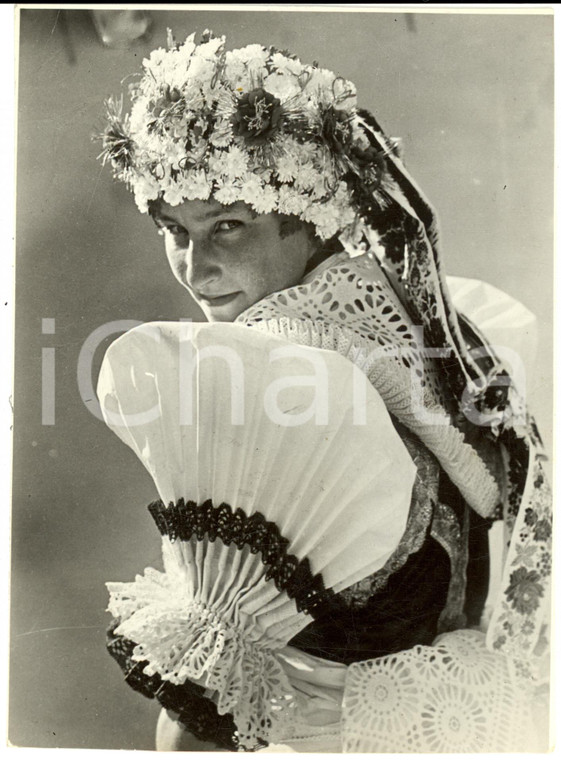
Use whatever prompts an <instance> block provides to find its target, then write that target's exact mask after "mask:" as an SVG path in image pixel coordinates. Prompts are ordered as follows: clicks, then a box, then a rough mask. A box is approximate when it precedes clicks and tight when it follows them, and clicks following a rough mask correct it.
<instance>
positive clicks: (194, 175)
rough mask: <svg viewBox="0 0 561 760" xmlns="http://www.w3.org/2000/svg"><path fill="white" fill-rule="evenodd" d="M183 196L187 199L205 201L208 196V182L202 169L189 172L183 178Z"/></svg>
mask: <svg viewBox="0 0 561 760" xmlns="http://www.w3.org/2000/svg"><path fill="white" fill-rule="evenodd" d="M184 186H185V196H186V197H187V198H188V200H192V201H194V200H202V201H206V200H207V198H208V197H209V196H210V190H211V187H210V183H209V181H208V179H207V176H206V172H205V171H204V170H203V169H196V170H195V171H191V172H189V173H188V174H187V175H186V177H185V180H184Z"/></svg>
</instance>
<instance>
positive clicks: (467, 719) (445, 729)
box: [342, 630, 544, 753]
mask: <svg viewBox="0 0 561 760" xmlns="http://www.w3.org/2000/svg"><path fill="white" fill-rule="evenodd" d="M525 688H526V689H528V684H526V686H525ZM533 699H534V694H533V692H532V695H531V696H530V692H529V691H527V692H526V693H525V692H524V691H523V690H522V689H520V688H519V687H518V686H517V685H516V683H515V682H514V680H513V679H512V678H511V676H510V673H509V669H508V661H507V659H506V658H504V657H502V656H501V655H497V654H495V653H493V652H490V651H489V650H488V649H487V648H486V647H485V642H484V636H483V634H482V633H480V632H478V631H472V630H462V631H455V632H454V633H451V634H444V635H443V636H440V637H439V638H438V639H437V640H436V641H435V644H434V646H431V647H425V646H417V647H414V648H413V649H410V650H407V651H405V652H400V653H399V654H396V655H391V656H389V657H383V658H380V659H376V660H368V661H365V662H360V663H355V664H353V665H351V666H350V667H349V671H348V676H347V680H346V685H345V696H344V699H343V715H342V731H343V751H344V752H431V753H432V752H507V751H511V752H520V751H524V749H525V748H526V749H527V750H529V751H532V750H533V751H538V750H537V747H536V742H538V741H539V739H540V737H539V734H538V736H537V737H536V736H535V735H534V730H535V726H534V725H533V716H532V709H531V707H532V700H533ZM543 741H544V735H543V734H542V736H541V743H542V744H543Z"/></svg>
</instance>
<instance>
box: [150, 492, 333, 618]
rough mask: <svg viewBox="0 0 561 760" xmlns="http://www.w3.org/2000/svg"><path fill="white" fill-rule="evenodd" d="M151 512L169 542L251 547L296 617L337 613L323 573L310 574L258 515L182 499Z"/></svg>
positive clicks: (159, 503) (285, 541) (154, 505)
mask: <svg viewBox="0 0 561 760" xmlns="http://www.w3.org/2000/svg"><path fill="white" fill-rule="evenodd" d="M148 509H149V511H150V514H151V515H152V517H153V518H154V520H155V522H156V525H157V526H158V530H159V531H160V533H161V534H162V535H163V536H168V537H169V539H170V540H171V541H176V540H177V539H179V540H180V541H189V540H190V539H191V538H192V537H193V536H196V538H197V540H199V541H202V540H203V538H205V537H207V538H208V540H209V541H215V540H216V539H217V538H219V539H220V540H221V541H223V542H224V544H226V545H227V546H229V545H230V544H235V545H236V546H237V547H238V548H239V549H241V548H243V547H244V546H248V547H249V549H250V551H251V553H252V554H258V553H259V552H260V553H261V557H262V560H263V564H264V565H265V566H266V567H267V568H268V570H267V573H266V576H265V577H266V578H267V580H273V581H274V583H275V586H276V587H277V589H278V590H279V591H284V592H286V593H287V594H288V596H289V597H290V598H291V599H294V601H295V602H296V608H297V610H298V612H307V613H309V614H310V615H311V616H312V617H314V618H317V617H319V616H321V615H322V614H323V613H325V612H327V611H331V612H332V611H333V605H334V604H336V599H335V594H334V592H333V590H332V589H326V588H325V586H324V583H323V578H322V576H321V574H320V573H318V574H317V575H313V574H312V571H311V568H310V563H309V561H308V559H303V560H299V559H298V558H297V557H295V556H294V555H293V554H288V553H287V550H288V544H289V542H288V539H286V538H284V537H283V536H282V535H281V533H280V531H279V529H278V527H277V526H276V525H275V523H273V522H269V521H267V520H266V519H265V517H264V515H262V514H261V513H260V512H256V513H254V514H252V515H249V516H248V515H247V514H246V513H245V512H244V511H243V509H236V510H235V511H234V510H233V509H232V507H231V506H230V505H229V504H220V505H219V506H218V507H215V506H214V505H213V503H212V501H211V500H210V499H208V500H207V501H205V502H204V503H203V504H196V503H195V502H193V501H187V502H185V501H184V500H183V499H179V501H178V502H177V503H176V504H174V503H173V502H170V504H169V506H167V507H166V506H165V504H164V503H163V502H162V501H155V502H153V503H152V504H150V505H149V507H148Z"/></svg>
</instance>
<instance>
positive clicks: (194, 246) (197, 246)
mask: <svg viewBox="0 0 561 760" xmlns="http://www.w3.org/2000/svg"><path fill="white" fill-rule="evenodd" d="M185 263H186V270H185V279H186V280H187V284H188V285H189V287H190V288H191V289H192V290H194V291H195V292H196V293H202V294H205V293H206V292H207V291H206V288H207V287H208V286H209V285H211V284H212V283H213V282H214V281H215V280H218V279H220V272H221V269H220V264H219V262H218V260H217V258H216V256H215V255H214V254H213V251H212V246H211V245H210V244H209V243H208V242H207V241H205V240H197V239H193V238H191V240H190V241H189V248H188V249H187V251H186V260H185Z"/></svg>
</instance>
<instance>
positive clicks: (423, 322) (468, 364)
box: [100, 31, 506, 410]
mask: <svg viewBox="0 0 561 760" xmlns="http://www.w3.org/2000/svg"><path fill="white" fill-rule="evenodd" d="M143 66H144V73H143V74H142V76H141V79H140V81H139V82H136V83H134V84H132V85H130V93H131V100H132V109H131V112H130V114H127V115H123V100H122V98H121V99H120V100H118V101H117V100H114V99H111V98H110V99H109V100H108V101H107V110H108V124H107V127H106V129H105V131H104V133H103V134H102V136H101V137H102V141H103V151H102V153H101V155H100V158H102V159H103V161H104V162H106V161H109V162H110V163H111V165H112V167H113V171H114V174H115V176H116V178H117V179H119V180H122V181H124V182H125V183H126V184H127V185H128V186H129V187H130V189H132V190H133V192H134V195H135V199H136V202H137V205H138V207H139V209H140V210H141V211H142V212H146V211H148V210H149V206H150V202H151V201H155V200H156V199H162V200H164V201H165V202H166V203H169V204H170V205H172V206H175V205H179V204H180V203H182V202H183V201H185V200H197V199H198V200H206V199H208V198H211V197H212V198H213V199H215V200H217V201H218V202H219V203H222V204H224V205H228V204H230V203H234V202H235V201H244V202H245V203H247V204H248V205H249V206H251V207H252V208H253V209H254V210H255V211H256V212H257V213H258V214H265V213H269V212H271V211H278V212H280V213H284V214H290V215H295V216H297V217H299V218H300V219H302V220H303V221H305V222H310V223H312V224H313V225H314V227H315V230H316V233H317V235H318V236H319V237H320V238H322V239H324V240H327V239H330V238H332V237H334V236H335V235H337V236H338V237H339V240H340V241H341V243H342V244H343V245H344V246H345V248H346V250H347V251H348V252H349V253H350V255H352V256H353V255H354V256H356V255H359V254H361V253H365V252H366V253H368V254H370V255H375V256H376V257H377V258H378V259H379V260H380V262H381V264H382V266H383V268H384V269H385V271H386V273H387V275H388V277H389V280H390V282H391V284H392V286H393V287H394V289H395V291H396V293H397V295H398V297H399V298H400V300H401V301H402V303H403V304H404V305H405V307H406V308H407V310H408V312H409V314H410V316H411V318H412V319H413V320H414V322H415V324H417V325H420V326H421V327H422V328H423V330H424V334H423V340H424V343H425V345H427V346H436V347H442V348H446V347H449V348H450V349H451V357H450V359H449V361H448V362H447V363H446V365H445V371H446V373H447V375H448V380H449V383H450V387H451V388H452V389H453V393H454V396H455V397H456V398H457V400H458V404H460V399H461V398H462V396H463V393H464V389H465V386H466V382H467V385H468V388H469V389H470V397H471V396H472V395H473V396H474V397H480V398H481V400H482V401H481V403H482V404H483V406H484V407H485V408H489V409H492V410H493V409H496V408H498V407H504V404H505V403H506V400H505V398H504V395H505V393H504V391H505V389H504V388H499V389H497V388H495V387H493V383H492V380H493V378H495V377H496V375H497V374H498V373H500V372H501V365H500V363H498V362H497V361H496V359H495V358H494V357H492V356H489V357H488V358H487V359H481V360H479V361H478V362H475V361H474V360H473V358H472V357H471V355H470V353H469V351H468V350H467V347H466V344H465V341H464V337H463V334H462V330H461V329H460V326H459V323H458V317H457V314H456V312H455V310H454V308H453V306H452V303H451V300H450V295H449V293H448V287H447V284H446V278H445V275H444V271H443V268H442V266H441V262H440V256H439V253H438V230H437V223H436V219H435V215H434V212H433V209H432V207H431V205H430V204H429V202H428V201H427V200H426V199H425V197H424V196H423V194H422V192H421V190H420V189H419V188H418V186H417V185H416V184H415V182H414V180H413V179H412V178H411V177H410V176H409V174H408V173H407V171H406V169H405V167H404V166H403V164H402V162H401V160H400V158H399V156H398V155H397V150H396V147H397V146H396V144H395V141H393V140H391V139H389V138H388V137H387V136H386V135H385V134H384V132H383V131H382V129H381V128H380V126H379V125H378V124H377V122H376V120H375V119H374V117H373V116H372V115H371V114H369V113H368V112H366V111H359V110H357V104H356V88H355V86H354V85H353V84H352V82H349V81H348V80H346V79H344V78H342V77H338V76H336V75H335V74H334V73H333V72H331V71H328V70H327V69H321V68H319V67H318V66H317V65H315V64H314V65H311V66H309V65H305V64H303V63H302V62H301V61H300V60H299V59H298V58H296V57H295V56H292V55H290V54H288V53H286V52H280V51H278V50H276V49H275V48H272V47H263V46H262V45H258V44H256V45H248V46H247V47H244V48H240V49H238V50H233V51H226V50H225V38H224V37H214V36H213V35H212V33H211V32H205V33H204V34H203V35H202V39H201V42H200V43H196V42H195V35H194V34H193V35H191V36H189V37H188V38H187V40H186V41H185V42H184V43H183V44H177V43H176V42H175V41H174V39H173V37H172V35H171V32H169V31H168V45H167V50H165V49H163V48H159V49H157V50H155V51H153V52H152V54H151V55H150V57H149V58H148V59H145V60H144V61H143Z"/></svg>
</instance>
